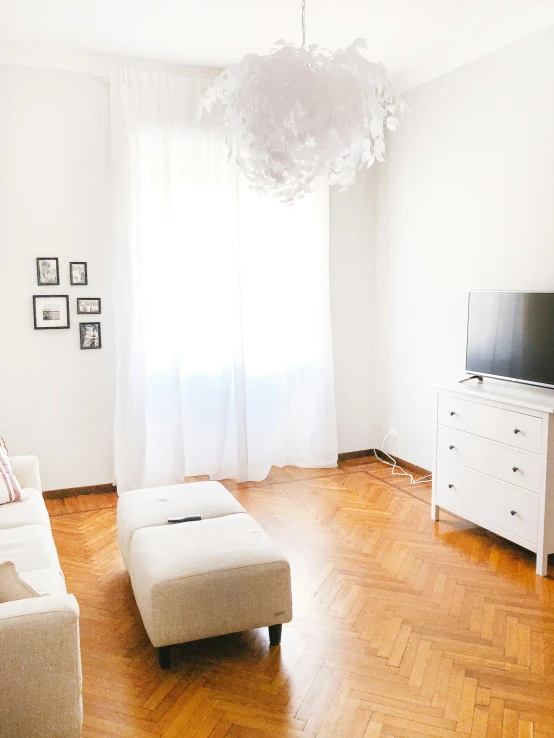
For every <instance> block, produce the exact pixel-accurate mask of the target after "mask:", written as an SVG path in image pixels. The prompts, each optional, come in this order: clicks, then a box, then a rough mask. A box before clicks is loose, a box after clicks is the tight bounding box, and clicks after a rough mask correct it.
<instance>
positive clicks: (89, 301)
mask: <svg viewBox="0 0 554 738" xmlns="http://www.w3.org/2000/svg"><path fill="white" fill-rule="evenodd" d="M101 312H102V302H101V300H100V298H99V297H78V298H77V314H78V315H85V314H88V313H97V314H100V313H101Z"/></svg>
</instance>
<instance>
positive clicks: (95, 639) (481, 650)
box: [49, 459, 554, 738]
mask: <svg viewBox="0 0 554 738" xmlns="http://www.w3.org/2000/svg"><path fill="white" fill-rule="evenodd" d="M395 479H396V478H395ZM392 481H393V480H391V478H390V470H389V469H387V468H383V467H381V466H380V465H377V464H376V463H375V462H374V461H372V460H371V459H365V460H360V461H355V462H347V463H345V464H342V465H341V467H340V468H339V469H329V470H317V471H316V470H311V471H310V470H299V469H292V468H288V469H284V470H276V471H275V472H274V473H273V475H272V476H271V477H270V478H269V479H268V480H266V481H265V482H263V483H259V484H249V485H236V484H230V485H229V487H230V488H231V489H232V491H233V492H234V494H236V496H237V497H238V499H239V500H240V501H241V502H242V503H243V504H244V506H245V507H246V508H247V509H248V511H249V512H250V513H252V514H253V515H254V517H255V518H256V519H257V520H258V521H259V522H260V523H261V524H262V525H263V527H264V528H265V529H266V530H267V532H268V533H269V534H270V535H271V536H272V537H273V538H274V539H275V540H276V541H277V542H278V543H279V545H280V546H282V548H283V549H284V551H285V552H286V553H287V555H288V557H289V559H290V562H291V565H292V573H293V587H294V604H295V615H294V620H293V622H292V623H291V624H290V625H286V626H285V627H284V629H283V642H282V646H281V648H280V649H279V648H276V649H272V650H271V651H270V650H269V648H268V637H267V629H264V630H260V631H254V632H249V633H242V634H240V635H232V636H226V637H222V638H214V639H210V640H208V641H203V642H198V643H193V644H188V645H184V646H181V647H179V648H178V649H176V654H175V657H176V658H175V664H174V667H173V668H172V670H171V671H170V672H162V671H161V670H160V669H159V668H158V665H157V661H156V656H155V653H154V651H153V649H152V648H151V646H150V644H149V642H148V639H147V637H146V635H145V633H144V630H143V628H142V624H141V621H140V618H139V615H138V612H137V609H136V606H135V604H134V601H133V596H132V592H131V587H130V584H129V579H128V577H127V574H126V572H125V569H124V567H123V564H122V561H121V558H120V555H119V551H118V549H117V544H116V539H115V510H114V509H113V508H114V505H115V502H116V500H115V497H114V496H111V495H102V496H97V497H94V496H90V497H80V498H73V499H68V500H60V501H51V502H50V503H49V507H50V511H51V515H52V526H53V529H54V536H55V539H56V543H57V546H58V551H59V554H60V558H61V561H62V566H63V569H64V572H65V575H66V579H67V583H68V587H69V591H70V592H73V593H74V594H75V595H76V596H77V599H78V600H79V603H80V605H81V638H82V654H83V672H84V710H85V728H84V736H86V737H87V738H93V737H94V738H100V736H102V737H104V738H106V736H112V737H113V736H133V737H134V736H137V738H138V737H140V736H144V737H146V736H165V737H166V738H179V737H185V738H188V737H190V738H193V737H194V738H207V737H208V736H211V738H223V736H227V737H228V738H231V737H232V736H233V737H237V736H240V737H241V738H266V737H268V736H304V737H306V736H318V738H330V737H331V736H335V737H338V738H340V737H342V736H347V737H348V738H361V737H362V736H365V738H377V736H398V737H399V738H400V737H401V736H414V737H415V736H418V737H422V736H458V735H466V736H482V737H483V738H485V737H487V738H506V737H510V736H513V737H514V738H516V737H517V738H529V737H530V736H534V738H546V736H554V607H553V606H554V581H553V580H552V579H551V578H550V579H543V578H541V577H536V576H535V572H534V557H533V556H532V555H531V554H529V553H528V552H526V551H523V550H522V549H519V548H518V547H516V546H513V545H511V544H509V543H507V542H505V541H502V540H501V539H500V538H497V537H495V536H493V535H491V534H488V533H486V532H485V531H483V530H481V529H479V528H475V527H473V526H471V525H470V524H468V523H466V522H464V521H461V520H459V519H456V518H454V517H452V516H447V515H443V520H441V522H440V523H438V524H436V525H435V524H434V523H432V522H431V520H430V519H429V504H428V500H429V489H428V488H427V486H426V485H425V486H418V487H415V488H414V487H411V488H410V487H408V486H406V485H405V484H403V483H398V482H395V486H393V484H392V483H391V482H392ZM551 576H552V570H551Z"/></svg>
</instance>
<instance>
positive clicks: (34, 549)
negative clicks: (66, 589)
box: [0, 525, 61, 574]
mask: <svg viewBox="0 0 554 738" xmlns="http://www.w3.org/2000/svg"><path fill="white" fill-rule="evenodd" d="M0 559H7V560H8V561H13V563H14V565H15V568H16V569H17V571H18V572H19V573H20V574H23V573H24V572H27V571H34V570H36V569H56V570H57V571H61V569H60V562H59V559H58V554H57V552H56V547H55V545H54V539H53V538H52V533H51V531H50V527H49V526H47V525H23V526H21V527H20V528H8V529H7V530H3V531H2V533H1V534H0Z"/></svg>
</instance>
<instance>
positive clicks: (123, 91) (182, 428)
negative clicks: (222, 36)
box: [111, 68, 337, 491]
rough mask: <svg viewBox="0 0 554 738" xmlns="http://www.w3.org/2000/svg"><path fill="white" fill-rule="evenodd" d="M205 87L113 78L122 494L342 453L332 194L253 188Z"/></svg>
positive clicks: (131, 72) (256, 474) (242, 477)
mask: <svg viewBox="0 0 554 738" xmlns="http://www.w3.org/2000/svg"><path fill="white" fill-rule="evenodd" d="M207 84H209V80H207V79H206V80H205V79H203V78H200V77H197V78H195V77H187V76H184V75H183V76H181V75H174V74H165V73H163V74H162V73H154V72H144V71H139V70H135V69H129V68H126V69H118V70H115V71H114V72H113V74H112V77H111V103H112V137H113V140H112V164H113V175H114V223H115V238H116V244H115V246H116V250H117V275H116V276H117V278H116V285H117V293H116V297H117V347H118V374H117V400H116V418H115V475H116V482H117V485H118V487H119V489H120V490H121V491H124V490H127V489H132V488H140V487H147V486H152V485H156V484H171V483H176V482H179V481H182V479H183V477H184V476H185V475H199V474H209V475H210V477H211V478H212V479H223V478H228V477H234V478H236V479H238V480H239V481H246V480H261V479H263V478H264V477H266V476H267V474H268V472H269V470H270V467H271V466H272V465H276V466H284V465H286V464H294V465H296V466H302V467H329V466H335V465H336V461H337V441H336V423H335V405H334V390H333V367H332V355H331V327H330V316H329V277H328V190H327V188H326V187H325V188H323V187H322V189H321V191H320V192H318V193H317V195H316V196H314V197H313V198H311V199H305V200H303V201H301V202H300V203H299V204H298V205H295V206H294V207H288V206H285V205H282V204H280V203H275V202H273V201H271V200H269V199H262V198H260V197H259V196H257V195H255V194H254V193H252V192H251V191H250V190H249V189H248V188H247V187H246V186H245V185H244V183H243V182H242V177H240V178H239V177H238V176H237V170H236V168H235V167H234V165H232V164H230V163H228V162H227V156H226V152H225V150H224V147H223V145H222V141H221V132H220V130H219V129H218V127H217V124H214V123H212V122H210V121H208V122H206V121H205V120H202V121H201V122H198V120H197V108H198V102H199V99H200V96H201V94H202V92H203V90H204V88H205V87H206V86H207Z"/></svg>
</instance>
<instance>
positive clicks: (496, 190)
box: [375, 27, 554, 468]
mask: <svg viewBox="0 0 554 738" xmlns="http://www.w3.org/2000/svg"><path fill="white" fill-rule="evenodd" d="M405 97H406V100H407V102H408V104H409V106H410V112H409V114H408V117H407V118H405V119H404V120H402V125H401V127H400V128H399V130H398V131H397V133H395V134H393V135H390V136H389V138H388V142H389V143H388V144H387V145H388V157H387V158H388V163H387V165H386V166H384V167H380V169H379V172H380V179H379V207H378V247H377V255H376V264H377V293H376V299H377V324H378V336H377V343H376V348H375V352H376V356H377V367H376V373H377V374H376V386H377V387H378V392H377V393H376V402H377V420H378V423H379V425H382V426H385V427H387V426H392V427H395V428H396V430H397V436H398V438H397V440H396V441H392V442H391V444H390V449H391V450H392V451H393V452H395V453H396V454H397V455H399V456H400V457H401V458H403V459H406V460H409V461H411V462H413V463H416V464H419V465H421V466H424V467H426V468H430V465H431V459H432V415H431V412H432V411H431V408H432V392H431V389H430V387H429V383H430V382H432V381H433V380H441V379H444V378H451V377H461V376H463V370H464V362H465V325H466V302H467V296H468V292H469V291H470V290H479V289H499V290H510V289H519V290H553V291H554V27H551V28H549V29H547V30H545V31H542V32H540V33H537V34H534V35H533V36H530V37H528V38H527V39H523V40H522V41H518V42H516V43H514V44H512V45H511V46H509V47H506V48H504V49H502V50H500V51H497V52H495V53H493V54H491V55H489V56H486V57H483V58H482V59H480V60H478V61H475V62H473V63H471V64H469V65H467V66H464V67H462V68H460V69H458V70H455V71H453V72H450V73H449V74H447V75H445V76H443V77H441V78H439V79H436V80H434V81H431V82H428V83H426V84H424V85H422V86H421V87H419V88H416V89H414V90H412V91H411V92H409V93H407V94H406V96H405ZM485 381H487V380H485ZM489 381H493V380H489Z"/></svg>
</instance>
